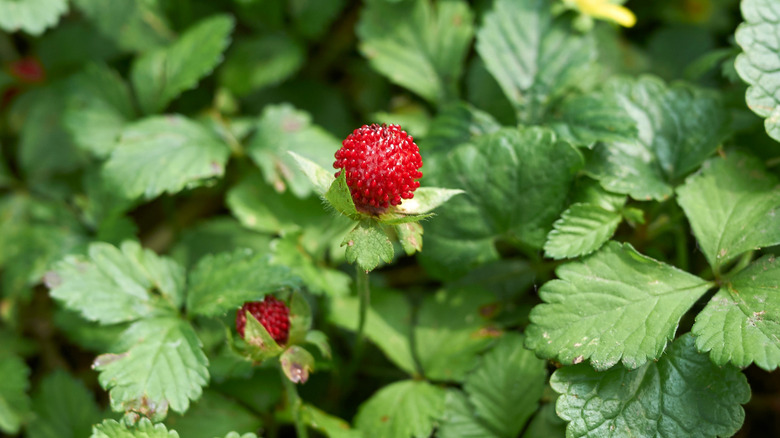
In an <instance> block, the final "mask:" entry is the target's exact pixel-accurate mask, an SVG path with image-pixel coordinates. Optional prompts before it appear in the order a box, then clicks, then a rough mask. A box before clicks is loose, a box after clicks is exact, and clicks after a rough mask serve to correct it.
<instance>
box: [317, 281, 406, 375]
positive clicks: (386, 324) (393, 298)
mask: <svg viewBox="0 0 780 438" xmlns="http://www.w3.org/2000/svg"><path fill="white" fill-rule="evenodd" d="M358 305H359V304H358V299H357V297H337V298H334V299H333V300H332V302H331V305H330V311H329V313H328V320H329V321H330V322H331V323H333V324H335V325H336V326H339V327H342V328H345V329H347V330H352V331H357V327H358ZM411 320H412V309H411V306H410V305H409V302H408V301H407V300H406V298H405V297H404V296H403V295H402V294H400V293H398V292H393V291H387V290H383V289H377V288H376V287H374V288H372V289H371V302H370V305H369V308H368V313H367V315H366V322H365V327H364V329H363V332H364V333H365V335H366V337H367V338H368V339H370V340H371V342H373V343H375V344H376V345H377V346H378V347H379V348H380V349H381V350H382V352H383V353H385V355H386V356H387V357H388V358H389V359H390V360H391V361H393V363H395V364H396V366H398V367H399V368H401V369H402V370H404V371H405V372H407V373H409V374H411V375H415V374H417V366H416V365H415V359H414V357H413V356H412V347H411V344H410V340H411V335H412V328H411V326H410V324H409V322H410V321H411Z"/></svg>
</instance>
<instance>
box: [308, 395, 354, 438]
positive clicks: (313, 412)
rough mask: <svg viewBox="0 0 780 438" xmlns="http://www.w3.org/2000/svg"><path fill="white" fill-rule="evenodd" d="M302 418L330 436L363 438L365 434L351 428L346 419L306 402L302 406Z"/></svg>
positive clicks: (331, 437)
mask: <svg viewBox="0 0 780 438" xmlns="http://www.w3.org/2000/svg"><path fill="white" fill-rule="evenodd" d="M301 418H302V419H303V421H304V422H306V424H307V425H309V426H310V427H312V428H314V429H316V430H319V431H320V432H322V433H323V434H324V435H325V436H327V437H328V438H363V434H362V433H361V432H360V431H358V430H355V429H352V428H350V426H349V423H347V422H346V421H344V420H342V419H341V418H338V417H334V416H333V415H329V414H327V413H325V412H323V411H321V410H319V409H317V408H316V407H314V406H312V405H309V404H305V403H304V404H303V406H301Z"/></svg>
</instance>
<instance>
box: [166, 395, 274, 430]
mask: <svg viewBox="0 0 780 438" xmlns="http://www.w3.org/2000/svg"><path fill="white" fill-rule="evenodd" d="M165 425H166V426H168V427H169V428H171V429H175V430H176V432H177V433H178V434H179V436H180V437H202V438H205V437H208V438H214V437H220V436H221V437H224V436H225V434H226V433H229V432H230V431H233V430H242V431H246V430H259V429H260V427H261V426H262V422H261V421H260V418H258V416H257V415H255V413H254V412H252V411H251V410H250V409H248V408H247V407H245V406H244V405H242V404H241V403H239V402H237V401H235V400H233V399H231V398H228V397H225V396H223V395H221V394H220V393H219V392H217V391H214V390H206V391H204V392H203V397H201V398H200V400H198V401H197V403H195V404H194V405H193V406H192V407H191V408H190V410H189V411H187V413H186V414H184V415H179V414H171V415H169V416H168V418H166V419H165ZM232 433H233V434H235V437H236V438H240V437H239V435H238V434H236V433H235V432H232ZM247 435H249V436H252V437H254V436H255V435H254V434H251V433H250V434H247Z"/></svg>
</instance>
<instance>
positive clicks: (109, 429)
mask: <svg viewBox="0 0 780 438" xmlns="http://www.w3.org/2000/svg"><path fill="white" fill-rule="evenodd" d="M90 438H179V434H178V433H177V432H176V431H175V430H170V431H169V430H168V429H166V428H165V425H164V424H152V422H151V421H149V419H148V418H142V419H141V421H139V422H138V424H136V425H135V426H131V427H128V426H126V425H125V423H124V422H119V421H116V420H103V422H102V423H100V424H97V425H95V427H93V428H92V435H91V436H90Z"/></svg>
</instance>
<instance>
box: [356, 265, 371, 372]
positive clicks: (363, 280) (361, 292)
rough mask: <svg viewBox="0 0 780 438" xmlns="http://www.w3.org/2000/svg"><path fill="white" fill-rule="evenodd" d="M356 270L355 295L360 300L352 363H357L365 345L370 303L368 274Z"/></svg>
mask: <svg viewBox="0 0 780 438" xmlns="http://www.w3.org/2000/svg"><path fill="white" fill-rule="evenodd" d="M355 268H356V269H357V279H356V280H357V293H358V299H359V300H360V310H359V311H360V313H359V314H358V327H357V338H356V339H355V357H354V358H353V360H354V361H359V360H360V356H361V355H362V353H363V344H364V343H365V334H364V330H365V326H366V316H367V314H368V305H369V302H370V301H371V289H370V288H369V286H368V272H367V271H364V270H363V269H362V268H360V267H359V266H357V265H356V266H355Z"/></svg>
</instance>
